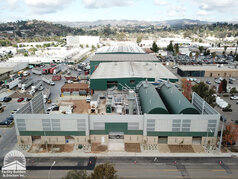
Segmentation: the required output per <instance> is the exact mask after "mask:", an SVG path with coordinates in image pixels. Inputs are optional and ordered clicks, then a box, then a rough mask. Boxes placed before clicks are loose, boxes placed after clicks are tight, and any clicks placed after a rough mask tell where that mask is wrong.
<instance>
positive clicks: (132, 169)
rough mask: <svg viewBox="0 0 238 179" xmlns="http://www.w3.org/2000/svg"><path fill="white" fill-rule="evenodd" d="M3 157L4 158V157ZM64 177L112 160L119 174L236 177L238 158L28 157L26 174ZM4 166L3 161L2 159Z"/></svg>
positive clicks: (149, 178)
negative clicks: (70, 171)
mask: <svg viewBox="0 0 238 179" xmlns="http://www.w3.org/2000/svg"><path fill="white" fill-rule="evenodd" d="M1 161H2V160H1ZM54 161H55V165H54V166H53V167H52V169H51V172H50V178H62V177H63V176H65V175H66V173H67V172H68V171H69V170H73V169H75V170H87V171H88V173H90V172H92V170H93V169H94V167H95V165H97V164H101V163H107V162H108V163H112V164H114V165H115V168H116V170H117V171H118V172H117V174H118V175H119V177H120V178H125V179H127V178H128V179H130V178H141V179H158V178H161V179H162V178H186V179H192V178H196V179H197V178H201V179H202V178H206V179H210V178H211V179H212V178H236V179H237V176H238V165H237V164H238V159H237V158H214V157H210V158H201V157H197V158H186V157H182V158H176V157H160V158H158V160H155V158H154V157H99V158H94V157H90V158H47V157H45V158H27V174H26V178H39V179H40V178H48V174H49V169H50V166H51V165H52V163H53V162H54ZM0 165H1V166H2V163H0Z"/></svg>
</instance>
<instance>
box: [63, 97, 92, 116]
mask: <svg viewBox="0 0 238 179" xmlns="http://www.w3.org/2000/svg"><path fill="white" fill-rule="evenodd" d="M62 102H71V103H73V105H75V108H74V111H73V112H74V113H77V114H87V113H88V110H89V109H90V103H87V102H86V100H64V101H62Z"/></svg>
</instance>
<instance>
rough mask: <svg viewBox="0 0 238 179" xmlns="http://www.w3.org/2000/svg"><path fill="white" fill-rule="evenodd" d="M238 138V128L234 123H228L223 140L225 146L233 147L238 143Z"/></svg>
mask: <svg viewBox="0 0 238 179" xmlns="http://www.w3.org/2000/svg"><path fill="white" fill-rule="evenodd" d="M237 137H238V126H237V125H235V124H233V123H231V122H230V123H228V124H227V125H226V129H225V130H224V132H223V136H222V140H223V145H225V146H227V145H231V144H233V143H235V142H236V141H237Z"/></svg>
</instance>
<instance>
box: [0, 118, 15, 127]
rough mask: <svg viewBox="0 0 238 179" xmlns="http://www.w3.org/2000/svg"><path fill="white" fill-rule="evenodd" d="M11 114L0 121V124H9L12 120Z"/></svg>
mask: <svg viewBox="0 0 238 179" xmlns="http://www.w3.org/2000/svg"><path fill="white" fill-rule="evenodd" d="M13 120H14V118H13V116H10V117H8V118H6V119H5V120H4V121H2V122H0V125H10V124H11V123H12V122H13Z"/></svg>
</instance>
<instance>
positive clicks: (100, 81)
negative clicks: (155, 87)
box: [90, 62, 178, 91]
mask: <svg viewBox="0 0 238 179" xmlns="http://www.w3.org/2000/svg"><path fill="white" fill-rule="evenodd" d="M160 79H163V80H169V81H170V82H176V81H178V78H177V77H176V76H175V75H174V74H173V73H172V72H170V71H169V70H168V69H167V68H166V67H165V66H163V65H162V64H161V63H155V62H108V63H101V64H100V65H99V66H98V68H97V69H96V70H95V72H94V73H93V74H92V76H91V78H90V88H91V90H94V91H104V90H107V89H108V88H111V87H113V86H116V87H117V88H118V89H119V90H121V89H123V88H128V87H129V88H135V87H136V85H138V84H139V83H140V82H141V81H150V82H156V81H158V80H160Z"/></svg>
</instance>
